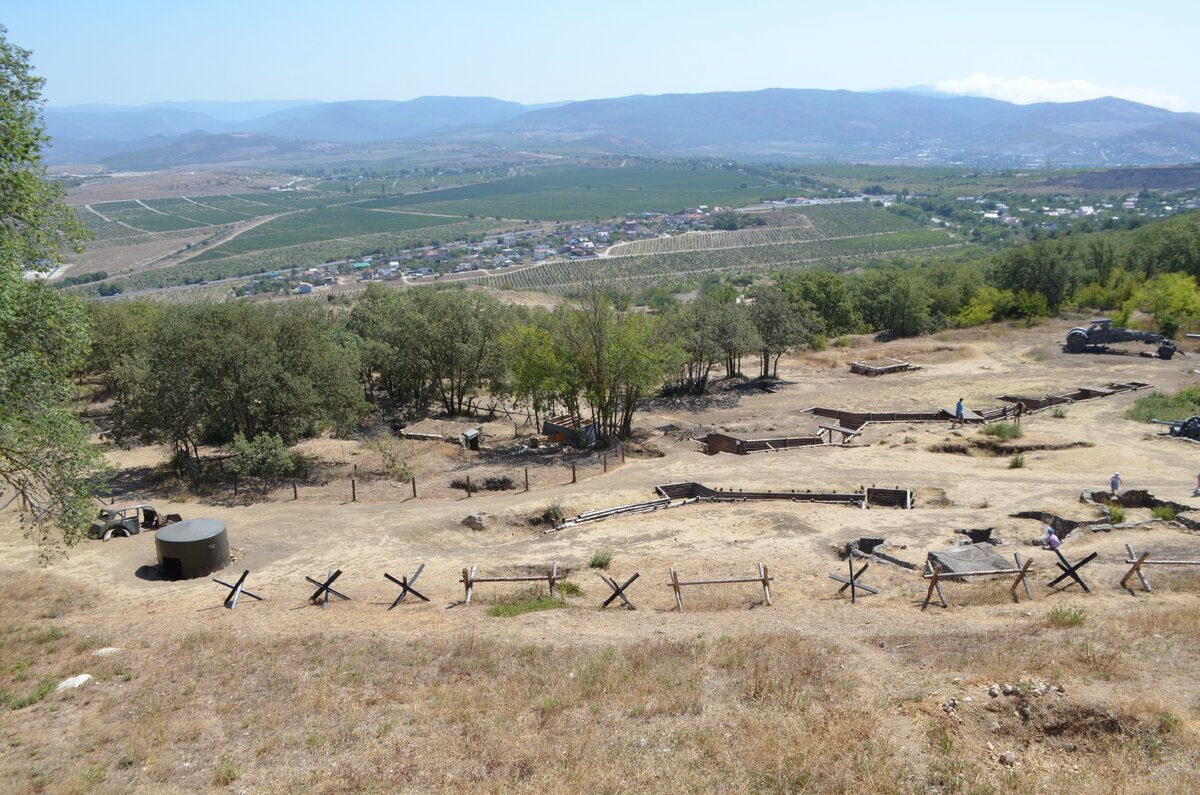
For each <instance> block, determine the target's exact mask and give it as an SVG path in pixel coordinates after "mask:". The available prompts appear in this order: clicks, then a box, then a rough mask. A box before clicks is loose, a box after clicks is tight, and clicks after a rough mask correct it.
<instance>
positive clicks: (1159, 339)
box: [1067, 318, 1180, 359]
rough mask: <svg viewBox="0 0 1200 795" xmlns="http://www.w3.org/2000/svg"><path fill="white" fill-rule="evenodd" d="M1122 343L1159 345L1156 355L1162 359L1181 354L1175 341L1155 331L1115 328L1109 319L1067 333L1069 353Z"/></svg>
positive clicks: (1101, 348)
mask: <svg viewBox="0 0 1200 795" xmlns="http://www.w3.org/2000/svg"><path fill="white" fill-rule="evenodd" d="M1120 342H1141V343H1143V344H1145V345H1157V346H1158V350H1156V351H1155V355H1156V356H1157V357H1158V358H1160V359H1170V358H1171V357H1172V356H1174V355H1175V354H1177V353H1179V352H1180V351H1179V346H1178V345H1176V344H1175V341H1174V340H1171V339H1168V338H1167V337H1164V336H1163V335H1162V334H1156V333H1155V332H1153V331H1138V330H1137V329H1130V328H1122V327H1121V326H1114V325H1113V324H1112V321H1111V320H1109V319H1107V318H1100V319H1098V320H1093V321H1092V322H1091V324H1090V325H1088V326H1087V327H1086V328H1085V327H1083V326H1076V327H1075V328H1073V329H1071V330H1070V331H1068V332H1067V352H1068V353H1083V352H1084V351H1089V350H1090V351H1102V350H1107V349H1108V346H1109V345H1112V344H1114V343H1120Z"/></svg>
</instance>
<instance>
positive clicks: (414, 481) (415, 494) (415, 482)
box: [412, 475, 417, 500]
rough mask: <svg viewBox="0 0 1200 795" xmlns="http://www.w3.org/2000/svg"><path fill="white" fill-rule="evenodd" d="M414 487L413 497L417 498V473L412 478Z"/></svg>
mask: <svg viewBox="0 0 1200 795" xmlns="http://www.w3.org/2000/svg"><path fill="white" fill-rule="evenodd" d="M412 487H413V499H414V500H415V499H416V498H417V478H416V476H415V475H414V476H413V479H412Z"/></svg>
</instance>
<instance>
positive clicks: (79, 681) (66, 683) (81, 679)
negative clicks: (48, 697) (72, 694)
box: [54, 674, 92, 693]
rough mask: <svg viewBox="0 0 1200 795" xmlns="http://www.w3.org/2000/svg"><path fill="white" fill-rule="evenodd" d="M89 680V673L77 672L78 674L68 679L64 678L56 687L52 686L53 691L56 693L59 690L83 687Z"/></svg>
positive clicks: (90, 677) (90, 679)
mask: <svg viewBox="0 0 1200 795" xmlns="http://www.w3.org/2000/svg"><path fill="white" fill-rule="evenodd" d="M90 681H92V675H91V674H79V675H78V676H72V677H70V678H69V679H64V680H62V681H61V682H59V683H58V687H56V688H54V692H56V693H57V692H58V691H59V690H73V689H75V688H77V687H83V686H84V685H86V684H87V683H88V682H90Z"/></svg>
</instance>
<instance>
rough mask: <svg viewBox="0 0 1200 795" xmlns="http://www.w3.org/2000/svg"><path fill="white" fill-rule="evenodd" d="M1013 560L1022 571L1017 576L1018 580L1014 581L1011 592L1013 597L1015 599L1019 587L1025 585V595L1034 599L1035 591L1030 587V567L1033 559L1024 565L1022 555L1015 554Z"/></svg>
mask: <svg viewBox="0 0 1200 795" xmlns="http://www.w3.org/2000/svg"><path fill="white" fill-rule="evenodd" d="M1013 560H1014V561H1016V563H1017V568H1019V569H1020V570H1021V573H1020V574H1018V575H1017V578H1016V579H1015V580H1013V584H1012V588H1010V589H1009V590H1010V591H1012V595H1013V597H1014V598H1015V597H1016V595H1017V586H1018V585H1020V584H1021V583H1025V595H1026V596H1027V597H1029V598H1030V599H1032V598H1033V589H1032V588H1030V587H1029V577H1028V574H1029V566H1030V564H1032V563H1033V558H1030V559H1029V560H1027V561H1025V562H1024V563H1022V562H1021V553H1020V552H1014V553H1013Z"/></svg>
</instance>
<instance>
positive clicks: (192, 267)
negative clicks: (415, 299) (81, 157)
mask: <svg viewBox="0 0 1200 795" xmlns="http://www.w3.org/2000/svg"><path fill="white" fill-rule="evenodd" d="M448 220H449V221H451V222H452V223H449V224H447V225H444V226H433V227H428V226H426V227H419V228H416V229H410V230H408V231H400V232H390V233H377V234H368V235H359V236H357V237H344V238H337V239H333V240H319V241H315V242H311V243H303V244H297V245H292V246H284V247H280V248H272V249H264V250H260V251H253V252H249V253H245V254H237V255H231V256H227V257H218V258H213V259H204V260H200V259H199V258H198V257H197V258H193V259H189V260H187V261H185V262H182V263H179V264H174V265H170V264H168V265H165V266H162V267H158V268H155V269H153V270H145V271H142V272H140V273H133V274H130V275H128V276H122V277H121V278H120V279H119V280H117V281H118V283H119V284H120V286H121V288H122V289H124V290H126V291H128V290H149V289H156V288H162V287H174V286H177V285H183V284H194V283H196V282H198V281H201V280H204V281H216V280H218V279H228V278H234V277H239V276H252V275H255V274H259V273H264V272H267V271H271V270H283V269H285V268H304V267H310V266H313V265H320V264H322V263H325V262H331V261H334V260H339V259H351V258H355V257H359V256H362V254H363V253H364V252H368V251H386V250H396V249H405V248H412V247H414V246H418V245H424V244H425V243H426V242H428V241H429V239H430V237H431V236H434V235H436V236H437V237H439V238H441V239H443V240H462V239H464V238H466V237H469V236H471V235H478V234H482V233H485V232H489V231H494V229H495V224H494V223H492V222H489V221H468V220H465V219H463V220H457V221H456V219H453V218H452V219H448ZM71 289H72V290H73V291H75V292H78V293H80V294H83V295H98V290H99V287H98V284H96V283H92V284H85V285H81V286H79V287H73V288H71Z"/></svg>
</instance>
